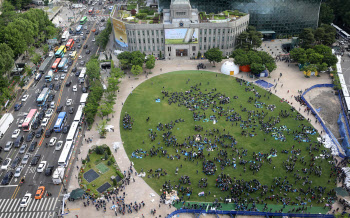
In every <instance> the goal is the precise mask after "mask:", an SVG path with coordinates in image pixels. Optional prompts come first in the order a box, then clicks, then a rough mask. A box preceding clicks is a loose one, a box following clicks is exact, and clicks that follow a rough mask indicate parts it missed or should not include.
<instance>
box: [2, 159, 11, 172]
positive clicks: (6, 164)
mask: <svg viewBox="0 0 350 218" xmlns="http://www.w3.org/2000/svg"><path fill="white" fill-rule="evenodd" d="M10 163H11V158H6V159H5V160H4V162H2V165H1V170H7V168H8V167H9V166H10Z"/></svg>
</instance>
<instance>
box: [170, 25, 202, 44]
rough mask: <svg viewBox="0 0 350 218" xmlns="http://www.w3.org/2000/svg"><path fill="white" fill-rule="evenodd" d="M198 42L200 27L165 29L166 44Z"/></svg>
mask: <svg viewBox="0 0 350 218" xmlns="http://www.w3.org/2000/svg"><path fill="white" fill-rule="evenodd" d="M190 43H198V28H182V29H165V44H190Z"/></svg>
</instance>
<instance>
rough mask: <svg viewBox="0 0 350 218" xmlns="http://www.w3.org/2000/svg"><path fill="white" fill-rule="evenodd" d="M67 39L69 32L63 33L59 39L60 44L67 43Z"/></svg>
mask: <svg viewBox="0 0 350 218" xmlns="http://www.w3.org/2000/svg"><path fill="white" fill-rule="evenodd" d="M68 38H69V31H64V32H63V34H62V38H61V40H62V42H65V41H67V40H68Z"/></svg>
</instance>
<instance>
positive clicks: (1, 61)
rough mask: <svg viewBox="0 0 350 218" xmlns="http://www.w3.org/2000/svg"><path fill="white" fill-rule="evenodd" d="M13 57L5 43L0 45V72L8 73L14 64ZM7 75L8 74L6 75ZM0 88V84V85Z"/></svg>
mask: <svg viewBox="0 0 350 218" xmlns="http://www.w3.org/2000/svg"><path fill="white" fill-rule="evenodd" d="M14 57H15V55H14V54H13V51H12V49H11V48H10V47H9V46H8V45H7V44H5V43H1V44H0V72H2V73H6V72H9V71H10V70H11V69H12V67H13V64H14V59H13V58H14ZM8 75H9V74H8ZM0 87H2V86H1V84H0Z"/></svg>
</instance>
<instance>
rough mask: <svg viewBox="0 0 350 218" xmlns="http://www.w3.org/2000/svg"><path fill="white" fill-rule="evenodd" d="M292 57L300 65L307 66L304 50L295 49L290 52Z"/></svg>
mask: <svg viewBox="0 0 350 218" xmlns="http://www.w3.org/2000/svg"><path fill="white" fill-rule="evenodd" d="M290 57H291V58H292V59H293V60H294V61H296V62H298V63H300V64H305V63H306V62H307V56H306V51H305V49H303V48H294V49H293V50H292V51H290Z"/></svg>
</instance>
